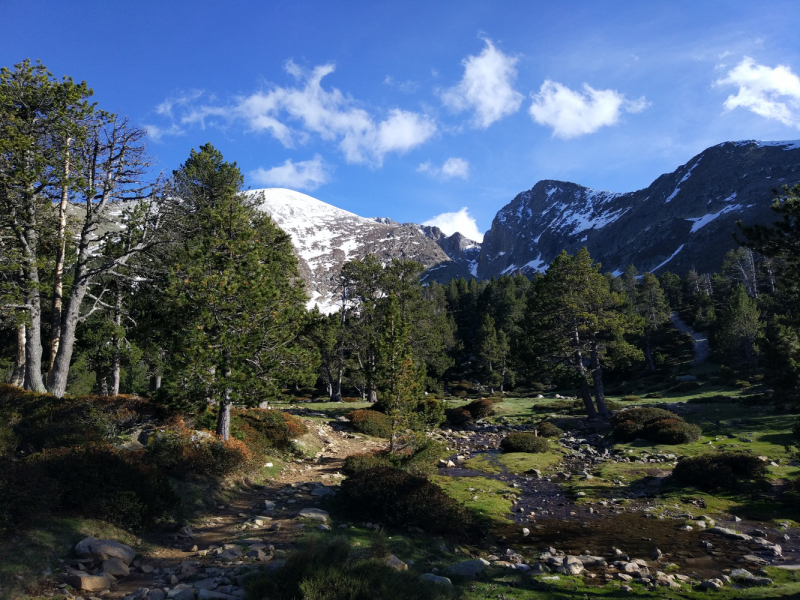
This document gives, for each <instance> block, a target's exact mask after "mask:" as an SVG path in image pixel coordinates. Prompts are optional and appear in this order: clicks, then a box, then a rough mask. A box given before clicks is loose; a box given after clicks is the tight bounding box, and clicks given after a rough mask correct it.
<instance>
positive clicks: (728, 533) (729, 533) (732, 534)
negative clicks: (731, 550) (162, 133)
mask: <svg viewBox="0 0 800 600" xmlns="http://www.w3.org/2000/svg"><path fill="white" fill-rule="evenodd" d="M708 532H709V533H716V534H717V535H724V536H725V537H727V538H731V539H734V540H742V541H743V542H749V541H750V540H752V539H753V538H752V537H750V536H749V535H747V534H745V533H739V532H738V531H734V530H733V529H728V528H727V527H712V528H711V529H708Z"/></svg>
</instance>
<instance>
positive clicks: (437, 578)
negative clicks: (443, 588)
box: [420, 573, 453, 586]
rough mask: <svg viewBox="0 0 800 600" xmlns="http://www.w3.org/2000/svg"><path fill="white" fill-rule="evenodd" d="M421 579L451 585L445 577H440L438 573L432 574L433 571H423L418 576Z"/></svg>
mask: <svg viewBox="0 0 800 600" xmlns="http://www.w3.org/2000/svg"><path fill="white" fill-rule="evenodd" d="M420 579H422V580H423V581H430V582H431V583H441V584H444V585H450V586H452V585H453V582H452V581H450V580H449V579H448V578H447V577H440V576H439V575H434V574H433V573H425V574H424V575H422V576H421V577H420Z"/></svg>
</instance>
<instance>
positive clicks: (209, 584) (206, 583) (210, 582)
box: [192, 577, 218, 590]
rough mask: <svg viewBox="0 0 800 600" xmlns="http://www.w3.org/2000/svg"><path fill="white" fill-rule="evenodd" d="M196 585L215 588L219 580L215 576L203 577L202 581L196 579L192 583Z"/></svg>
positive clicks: (205, 588) (202, 587)
mask: <svg viewBox="0 0 800 600" xmlns="http://www.w3.org/2000/svg"><path fill="white" fill-rule="evenodd" d="M192 585H193V586H194V587H196V588H199V589H204V590H213V589H214V588H215V587H217V585H218V584H217V580H216V578H214V577H209V578H208V579H201V580H200V581H195V582H194V583H193V584H192Z"/></svg>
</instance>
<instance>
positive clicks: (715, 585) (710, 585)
mask: <svg viewBox="0 0 800 600" xmlns="http://www.w3.org/2000/svg"><path fill="white" fill-rule="evenodd" d="M723 585H724V584H723V583H722V580H721V579H706V580H705V581H703V582H701V583H700V585H698V586H697V587H699V588H700V589H701V590H718V589H720V588H721V587H722V586H723Z"/></svg>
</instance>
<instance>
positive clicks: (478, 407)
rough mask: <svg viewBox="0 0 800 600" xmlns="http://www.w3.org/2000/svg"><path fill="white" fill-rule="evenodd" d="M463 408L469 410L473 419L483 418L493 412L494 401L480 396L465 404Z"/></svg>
mask: <svg viewBox="0 0 800 600" xmlns="http://www.w3.org/2000/svg"><path fill="white" fill-rule="evenodd" d="M464 410H466V411H467V412H469V414H470V415H472V418H473V419H476V420H477V419H483V418H486V417H490V416H492V415H493V414H494V402H492V401H491V400H489V399H488V398H481V399H480V400H475V401H474V402H470V403H469V404H467V405H466V406H465V407H464Z"/></svg>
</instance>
